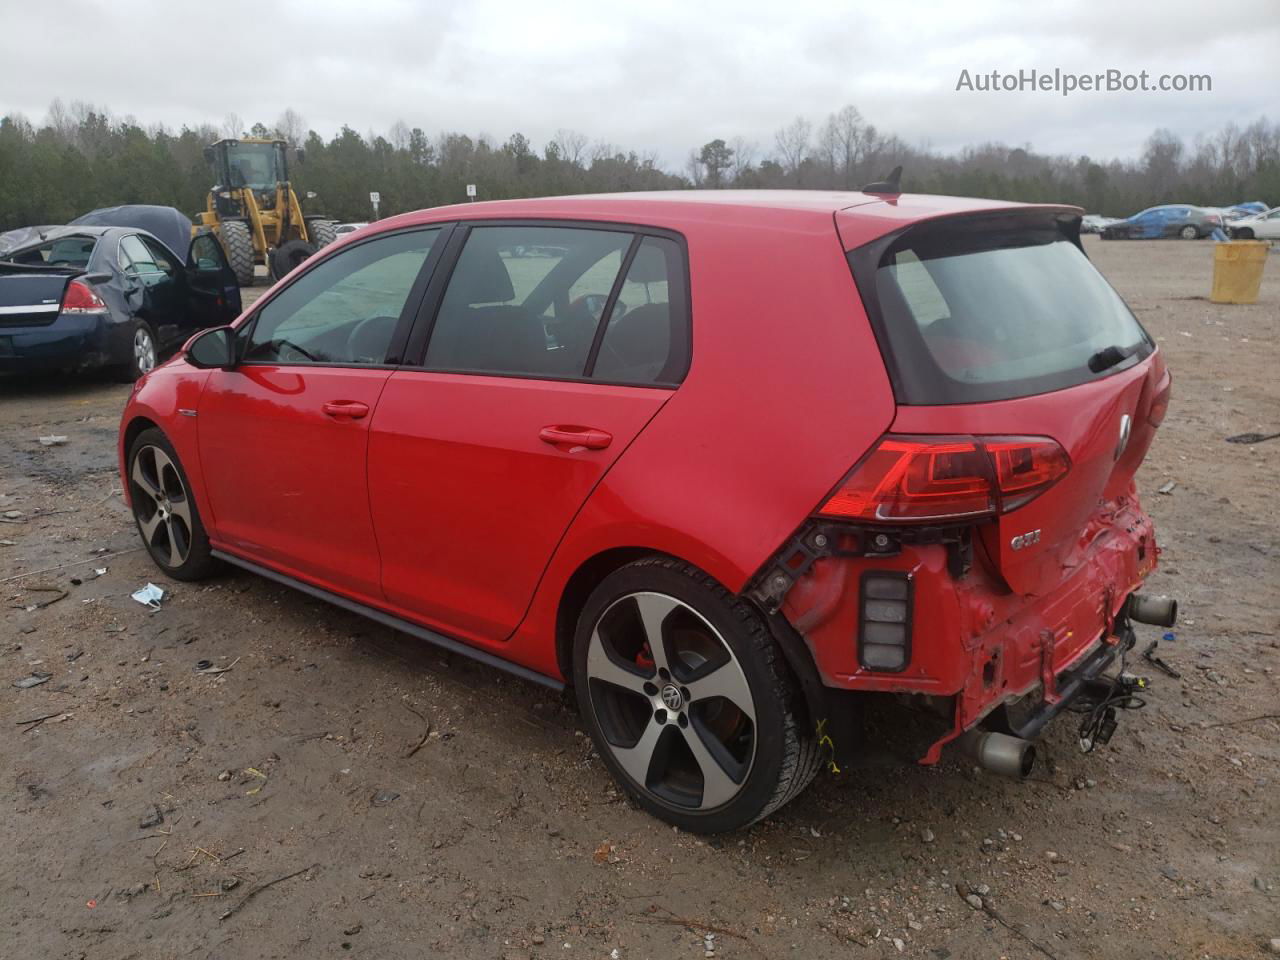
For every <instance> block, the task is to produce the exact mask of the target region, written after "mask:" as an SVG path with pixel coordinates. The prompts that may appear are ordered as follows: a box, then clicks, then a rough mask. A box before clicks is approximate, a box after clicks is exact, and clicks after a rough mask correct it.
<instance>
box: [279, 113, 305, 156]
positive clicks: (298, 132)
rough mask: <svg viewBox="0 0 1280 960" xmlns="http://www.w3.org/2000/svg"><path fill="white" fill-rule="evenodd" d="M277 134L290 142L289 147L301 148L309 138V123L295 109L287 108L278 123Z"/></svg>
mask: <svg viewBox="0 0 1280 960" xmlns="http://www.w3.org/2000/svg"><path fill="white" fill-rule="evenodd" d="M276 133H277V134H278V135H279V136H280V137H282V138H284V139H285V140H287V141H289V146H291V147H294V148H297V147H300V146H302V143H303V141H304V140H306V138H307V121H305V120H303V119H302V115H301V114H299V113H298V112H297V111H296V110H294V109H293V107H286V108H285V111H284V113H282V114H280V119H278V120H277V121H276Z"/></svg>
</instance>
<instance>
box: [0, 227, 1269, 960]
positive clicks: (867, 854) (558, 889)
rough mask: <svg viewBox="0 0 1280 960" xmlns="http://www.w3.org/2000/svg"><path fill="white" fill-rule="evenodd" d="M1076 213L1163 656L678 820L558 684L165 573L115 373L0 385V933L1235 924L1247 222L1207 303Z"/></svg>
mask: <svg viewBox="0 0 1280 960" xmlns="http://www.w3.org/2000/svg"><path fill="white" fill-rule="evenodd" d="M1088 246H1089V250H1090V253H1091V254H1092V255H1093V256H1094V257H1095V259H1096V262H1097V263H1098V264H1099V266H1100V267H1101V268H1102V270H1103V271H1104V272H1105V273H1106V274H1107V276H1108V277H1109V278H1110V279H1111V280H1112V281H1113V282H1114V283H1115V285H1116V286H1117V287H1118V288H1119V290H1120V291H1121V293H1122V294H1124V295H1125V297H1126V298H1127V299H1128V300H1129V302H1130V304H1131V305H1132V306H1133V307H1134V309H1135V310H1136V311H1137V313H1138V315H1139V316H1140V318H1141V319H1142V321H1143V322H1144V323H1145V324H1146V325H1147V327H1148V329H1149V330H1150V331H1151V332H1152V333H1153V334H1154V335H1155V336H1156V337H1157V338H1158V340H1159V342H1160V344H1161V346H1162V348H1163V349H1165V350H1166V351H1167V352H1168V357H1169V362H1170V364H1171V366H1172V368H1173V371H1174V377H1175V379H1174V401H1173V406H1172V409H1171V411H1170V414H1169V417H1168V419H1167V420H1166V422H1165V425H1164V427H1163V429H1162V430H1161V433H1160V436H1159V437H1158V439H1157V441H1156V444H1155V447H1154V450H1153V451H1152V454H1151V455H1150V457H1149V458H1148V461H1147V464H1146V465H1145V466H1144V468H1143V471H1142V474H1141V477H1140V480H1141V485H1142V489H1143V493H1144V498H1145V503H1146V505H1147V507H1148V509H1149V510H1150V511H1151V513H1152V514H1154V516H1155V518H1156V521H1157V525H1158V532H1159V536H1160V540H1161V542H1162V545H1163V548H1164V553H1163V556H1162V558H1161V567H1160V570H1159V572H1158V574H1157V575H1156V576H1155V578H1154V581H1153V582H1152V583H1151V584H1150V587H1151V590H1152V592H1154V593H1168V594H1171V595H1174V596H1176V597H1178V598H1179V600H1180V602H1181V604H1182V611H1183V614H1182V615H1183V620H1182V623H1181V624H1180V626H1179V628H1178V630H1177V639H1176V642H1174V643H1172V644H1162V645H1161V648H1160V654H1162V655H1163V656H1164V657H1165V659H1166V660H1167V661H1168V662H1169V664H1171V665H1172V667H1173V668H1175V669H1176V670H1178V671H1180V672H1181V679H1174V678H1172V677H1169V676H1166V675H1164V674H1162V673H1161V672H1160V671H1159V670H1157V669H1156V668H1155V667H1153V666H1151V665H1150V664H1145V663H1143V662H1142V661H1141V660H1136V661H1135V662H1134V663H1133V665H1134V666H1135V667H1136V668H1137V669H1138V670H1140V671H1141V672H1143V673H1145V674H1148V675H1149V676H1150V677H1151V682H1152V686H1153V690H1152V692H1151V695H1150V703H1149V705H1148V706H1147V708H1146V709H1144V710H1141V711H1138V712H1133V713H1126V714H1124V715H1122V717H1121V726H1120V730H1119V732H1118V733H1117V734H1116V737H1115V739H1114V740H1113V741H1112V743H1111V745H1110V746H1109V747H1107V748H1103V749H1100V750H1099V751H1098V752H1096V753H1094V754H1092V755H1089V756H1084V755H1082V754H1081V753H1080V752H1079V750H1078V749H1077V748H1076V746H1075V742H1074V737H1073V732H1074V723H1073V722H1072V720H1071V718H1069V717H1067V718H1063V719H1061V720H1059V721H1058V722H1057V723H1056V724H1055V725H1054V726H1053V727H1051V729H1050V731H1049V734H1048V738H1047V752H1048V756H1049V758H1050V759H1051V761H1052V766H1051V768H1048V769H1046V768H1043V767H1042V768H1041V769H1040V770H1039V771H1038V773H1037V778H1036V779H1033V780H1031V781H1029V782H1027V783H1022V784H1019V783H1013V782H1010V781H1006V780H1002V779H999V778H996V777H993V776H991V775H988V774H986V773H983V772H980V771H977V770H975V769H974V768H972V767H970V766H968V765H966V764H963V763H961V762H958V761H955V760H950V761H948V762H946V763H944V764H942V765H941V766H939V767H937V768H934V769H926V768H890V769H874V770H868V771H862V772H858V773H856V774H854V775H852V776H849V777H846V778H843V779H840V780H837V779H833V778H830V777H827V776H825V775H824V776H822V777H821V778H820V779H819V781H818V782H817V783H816V784H815V786H814V788H813V789H811V790H810V791H809V792H808V793H807V794H806V795H805V796H804V797H802V798H801V799H800V800H799V801H798V802H796V803H794V804H792V805H791V806H789V807H787V808H785V809H784V810H783V811H781V812H780V813H779V814H778V815H775V816H774V817H773V818H772V819H771V820H769V821H768V822H766V823H764V824H761V825H759V826H757V827H755V828H753V829H751V830H749V831H746V832H744V833H741V834H736V835H730V836H726V837H723V838H720V839H715V840H703V839H699V838H696V837H693V836H690V835H687V834H684V833H678V832H675V831H673V830H672V829H671V828H670V827H665V826H663V825H661V824H660V823H659V822H657V821H656V820H653V819H651V818H650V817H648V816H646V815H645V814H643V813H641V812H640V811H639V810H638V809H636V808H635V807H633V806H632V805H631V804H630V803H629V802H628V801H627V800H625V799H624V798H622V797H621V796H620V795H619V793H618V792H617V791H615V790H614V788H613V786H612V785H611V782H610V779H609V777H608V775H607V773H606V771H605V770H604V768H603V766H602V765H601V764H600V762H599V761H598V760H597V759H596V758H595V757H594V756H593V754H592V750H591V746H590V743H589V741H588V739H587V738H586V737H585V735H584V734H583V732H582V729H581V725H580V724H579V722H578V719H577V716H576V714H575V713H574V711H573V710H572V709H571V708H570V707H569V706H568V705H567V703H568V702H567V701H566V700H565V699H563V698H561V697H560V696H558V695H555V694H552V693H550V692H547V691H546V690H543V689H540V688H538V687H535V686H533V685H530V684H526V683H524V682H522V681H519V680H514V679H511V678H509V677H507V676H505V675H503V674H501V673H499V672H497V671H494V670H491V669H487V668H484V667H480V666H477V665H474V664H472V663H470V662H468V661H465V660H462V659H460V658H456V657H455V658H449V657H447V656H445V655H443V654H441V653H440V652H438V651H436V650H434V649H433V648H430V647H427V646H424V645H422V644H420V643H419V642H417V641H415V640H412V639H410V638H408V637H405V636H403V635H399V634H396V633H394V632H392V631H390V630H387V629H384V628H382V627H380V626H377V625H374V624H371V623H368V622H365V621H363V620H361V619H359V618H357V617H355V616H353V615H350V614H347V613H345V612H342V611H339V610H337V609H335V608H332V607H329V606H327V605H325V604H322V603H320V602H318V601H315V600H312V599H310V598H308V597H306V596H304V595H302V594H300V593H297V592H294V591H291V590H289V589H286V588H283V587H280V586H277V585H275V584H273V583H271V582H269V581H266V580H263V579H260V578H258V577H256V576H252V575H250V574H247V573H237V572H232V573H228V574H226V575H225V576H222V577H221V578H219V579H215V580H213V581H211V582H208V583H205V584H199V585H188V584H181V583H175V582H169V581H166V580H165V579H164V578H163V577H162V576H161V575H160V574H159V572H158V571H157V570H156V569H155V568H154V567H153V566H152V565H151V563H150V562H149V561H148V559H147V558H146V555H145V554H144V553H142V552H140V548H139V547H138V546H137V536H136V533H135V531H134V528H133V525H132V523H131V521H130V518H129V516H128V513H127V512H126V510H125V508H124V506H123V504H122V502H121V499H120V484H119V480H118V478H117V476H116V463H115V445H114V444H115V436H116V424H117V418H118V416H119V412H120V409H121V407H122V405H123V403H124V400H125V398H126V396H127V393H128V389H127V388H126V387H120V386H114V385H110V384H106V383H103V382H101V381H99V380H92V379H71V378H64V379H58V380H54V381H45V382H33V381H8V382H2V383H0V519H2V520H3V521H4V522H2V523H0V581H2V582H0V588H2V589H0V596H2V597H3V610H2V611H0V624H2V625H0V676H2V677H3V681H4V682H3V683H2V684H0V729H2V730H3V734H2V736H0V744H2V745H0V768H2V771H3V776H4V787H3V791H2V793H0V956H5V957H15V958H17V957H21V958H24V960H37V958H45V957H49V958H79V957H89V958H113V960H114V958H130V957H138V958H153V957H154V958H167V957H200V958H205V957H207V958H238V957H253V958H266V957H308V958H313V957H344V956H352V957H368V958H400V957H405V958H408V957H415V958H417V957H489V958H492V957H519V958H529V957H544V958H545V957H558V958H567V960H571V958H575V957H588V958H602V960H603V958H611V957H612V958H637V960H638V958H644V957H650V958H680V957H689V958H693V957H698V958H702V957H709V956H715V957H721V958H734V957H743V958H746V957H804V958H815V957H817V958H821V957H876V956H883V957H894V956H897V955H899V954H901V955H902V956H907V957H926V958H936V960H945V958H948V957H951V958H958V960H963V958H970V957H975V958H996V957H1009V958H1024V957H1025V958H1046V957H1048V958H1057V960H1071V958H1096V957H1101V958H1125V960H1141V958H1152V960H1157V958H1158V960H1167V958H1227V957H1259V956H1263V955H1266V954H1267V953H1268V941H1269V940H1270V939H1271V938H1272V937H1280V825H1278V816H1277V815H1278V814H1280V803H1277V795H1278V788H1280V722H1277V721H1276V720H1275V719H1252V718H1256V717H1258V716H1259V715H1262V714H1271V715H1275V714H1280V693H1278V689H1277V681H1278V680H1280V677H1278V676H1277V672H1276V671H1277V668H1278V667H1280V656H1278V653H1280V650H1278V649H1277V648H1278V647H1280V636H1278V634H1280V616H1278V614H1277V610H1278V609H1280V523H1278V522H1277V513H1278V509H1277V505H1276V504H1277V501H1276V486H1277V484H1276V475H1277V467H1278V466H1280V440H1276V441H1272V442H1269V443H1260V444H1257V445H1256V446H1242V445H1235V444H1228V443H1224V442H1223V440H1224V438H1225V437H1227V436H1229V435H1232V434H1238V433H1242V432H1245V431H1260V432H1276V431H1280V375H1278V374H1277V370H1280V350H1278V349H1277V345H1278V342H1280V252H1277V253H1275V254H1273V255H1272V257H1271V261H1270V264H1269V277H1268V278H1267V281H1266V284H1265V286H1264V290H1263V298H1262V301H1261V302H1260V303H1259V304H1257V305H1256V306H1247V307H1231V306H1217V305H1214V304H1211V303H1209V302H1208V301H1207V300H1206V299H1204V295H1206V294H1207V292H1208V290H1209V283H1210V272H1211V268H1212V255H1213V248H1212V246H1211V245H1210V244H1209V243H1207V242H1201V243H1187V242H1180V241H1167V242H1156V243H1145V242H1129V243H1112V244H1103V243H1100V242H1097V241H1094V240H1092V239H1090V241H1089V244H1088ZM48 434H62V435H66V436H67V437H68V438H69V440H68V442H67V443H66V444H65V445H61V446H51V447H44V446H41V445H40V444H39V442H38V440H37V438H38V437H40V436H42V435H48ZM1170 482H1174V483H1176V486H1174V487H1173V488H1172V492H1171V493H1168V494H1163V495H1162V494H1158V493H1157V492H1156V491H1157V489H1158V488H1161V487H1162V486H1165V488H1166V489H1168V487H1167V486H1166V485H1167V484H1168V483H1170ZM13 511H16V514H13V513H11V512H13ZM6 514H8V515H6ZM101 568H106V571H107V572H106V573H105V574H103V575H101V576H98V577H95V570H97V569H101ZM148 581H153V582H155V583H157V584H159V585H160V586H162V587H164V589H165V590H166V591H168V597H167V598H166V600H165V601H164V603H163V606H162V608H161V609H160V610H158V611H155V612H151V611H149V610H148V609H146V608H144V607H143V606H141V605H139V604H138V603H136V602H134V601H133V600H131V599H130V597H129V594H130V592H131V591H133V590H135V589H137V588H138V587H140V586H142V585H144V584H146V583H147V582H148ZM40 587H55V588H58V589H59V590H66V591H68V595H67V596H66V597H65V598H63V599H60V600H56V601H55V602H53V603H51V604H50V605H49V606H47V607H43V608H41V609H36V610H29V609H26V608H28V607H30V606H33V605H36V604H39V603H43V602H47V601H49V600H51V599H54V598H55V597H57V596H58V594H57V593H53V592H42V591H40V590H39V589H38V588H40ZM1156 636H1158V631H1156V628H1150V627H1148V628H1142V635H1141V638H1140V642H1141V643H1145V642H1146V641H1147V640H1149V639H1153V638H1155V637H1156ZM1139 649H1141V647H1140V648H1139ZM200 661H209V662H210V664H212V665H213V666H214V667H221V668H228V669H226V671H225V672H221V673H199V672H197V670H196V665H197V663H199V662H200ZM33 671H41V672H44V673H48V674H52V677H51V679H49V680H48V681H47V682H45V683H42V684H40V685H38V686H34V687H30V688H26V689H20V688H18V687H16V686H12V685H11V684H13V683H14V682H15V681H19V680H20V679H21V678H23V677H27V676H28V675H30V674H32V673H33ZM45 716H47V717H48V719H45V720H43V721H42V722H27V721H32V720H35V718H39V717H45ZM428 731H429V732H428ZM424 735H425V740H424V739H423V738H424ZM419 743H421V744H422V745H421V747H420V749H417V750H414V748H415V746H416V745H417V744H419ZM280 878H287V879H280ZM276 880H279V882H277V883H274V884H273V885H272V886H269V887H265V888H262V886H261V885H263V884H266V883H268V882H270V881H276ZM957 888H959V892H958V889H957ZM962 894H971V895H973V896H978V897H981V902H982V907H981V909H975V908H974V907H972V906H970V903H969V902H967V901H966V899H965V897H964V896H963V895H962Z"/></svg>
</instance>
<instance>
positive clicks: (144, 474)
mask: <svg viewBox="0 0 1280 960" xmlns="http://www.w3.org/2000/svg"><path fill="white" fill-rule="evenodd" d="M156 451H159V456H157V455H156ZM166 461H167V462H166ZM127 463H128V465H129V470H128V473H127V475H126V481H125V482H126V483H128V485H129V502H130V504H131V506H132V509H133V520H134V523H135V524H136V525H137V527H138V536H140V537H141V538H142V543H143V546H145V547H146V548H147V553H148V554H150V555H151V559H152V561H153V562H154V563H155V565H156V566H157V567H159V568H160V569H161V570H162V571H163V572H164V573H166V574H167V575H168V576H170V577H172V578H173V579H175V580H200V579H203V578H204V577H207V576H209V575H210V574H211V573H214V572H215V571H216V570H217V569H218V566H219V563H218V560H217V558H215V557H214V556H213V554H212V547H211V546H210V545H209V537H208V534H206V533H205V529H204V523H203V522H202V521H201V519H200V509H199V507H198V506H197V504H196V502H195V498H194V497H192V496H191V493H190V491H191V484H190V482H189V481H188V480H187V474H186V471H185V470H183V469H182V463H181V462H180V461H179V460H178V453H177V451H176V450H174V449H173V445H172V444H171V443H170V442H169V438H168V437H166V436H165V435H164V433H163V432H161V431H160V430H158V429H157V428H155V427H149V428H147V429H146V430H143V431H142V432H141V433H139V434H138V436H137V437H135V438H134V441H133V443H132V444H130V446H129V459H128V461H127ZM157 514H160V515H161V517H160V521H159V522H155V519H156V516H157ZM175 557H178V558H179V560H178V562H176V563H175V562H174V559H175Z"/></svg>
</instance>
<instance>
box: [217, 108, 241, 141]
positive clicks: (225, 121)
mask: <svg viewBox="0 0 1280 960" xmlns="http://www.w3.org/2000/svg"><path fill="white" fill-rule="evenodd" d="M222 135H223V136H224V137H229V138H231V139H233V140H234V139H236V138H237V137H243V136H244V120H242V119H241V118H240V114H238V113H234V112H232V113H228V114H227V115H226V116H225V117H223V118H222Z"/></svg>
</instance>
